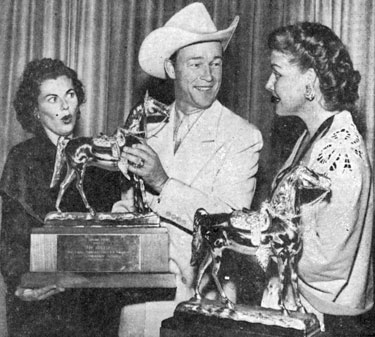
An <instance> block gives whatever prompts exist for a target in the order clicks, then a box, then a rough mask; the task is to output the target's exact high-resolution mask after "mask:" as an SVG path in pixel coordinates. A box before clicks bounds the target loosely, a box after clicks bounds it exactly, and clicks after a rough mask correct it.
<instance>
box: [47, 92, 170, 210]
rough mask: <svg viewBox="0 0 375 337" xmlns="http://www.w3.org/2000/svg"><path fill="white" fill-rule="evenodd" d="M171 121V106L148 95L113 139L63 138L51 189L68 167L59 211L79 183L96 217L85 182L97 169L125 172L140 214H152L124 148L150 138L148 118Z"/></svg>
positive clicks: (107, 137) (58, 207) (60, 140)
mask: <svg viewBox="0 0 375 337" xmlns="http://www.w3.org/2000/svg"><path fill="white" fill-rule="evenodd" d="M150 116H152V117H158V116H159V117H160V116H161V117H164V118H165V119H167V118H169V111H168V107H167V105H165V104H163V103H161V102H159V101H157V100H155V99H154V98H152V97H150V96H149V95H148V93H146V95H145V98H144V100H143V102H142V103H140V104H137V105H136V106H135V107H134V108H132V109H131V111H130V113H129V115H128V117H127V119H126V121H125V124H124V126H123V127H118V128H117V130H116V132H115V134H114V135H112V136H106V135H100V136H99V137H78V138H73V139H68V138H64V137H60V139H59V141H58V145H57V154H56V160H55V167H54V173H53V176H52V181H51V184H50V187H51V188H52V187H54V186H56V184H57V183H58V182H59V181H60V176H61V171H62V168H63V166H64V164H66V166H67V172H66V175H65V178H64V180H63V181H62V182H61V184H60V189H59V193H58V196H57V199H56V209H57V211H58V212H61V209H60V203H61V200H62V198H63V196H64V193H65V191H66V190H67V189H68V187H69V186H70V184H71V183H72V182H73V181H74V180H76V188H77V190H78V191H79V193H80V195H81V198H82V200H83V202H84V204H85V206H86V208H87V210H88V211H89V212H90V214H91V215H92V216H94V215H95V213H96V212H95V210H94V209H93V208H92V207H91V206H90V205H89V203H88V201H87V198H86V195H85V192H84V190H83V181H84V178H85V172H86V168H87V167H88V166H97V167H100V168H103V169H106V170H110V171H121V172H122V173H123V174H124V176H125V177H126V178H127V179H128V180H129V181H130V182H131V184H132V185H133V186H134V206H135V210H136V212H137V213H140V214H144V213H147V212H148V211H149V207H148V205H147V203H146V201H145V187H144V182H143V180H142V179H141V178H140V177H138V176H137V175H135V174H133V173H131V172H128V170H127V168H128V165H129V163H128V161H127V160H126V158H123V157H121V152H122V149H123V148H124V146H125V145H126V146H132V145H133V144H136V143H140V142H141V141H142V139H147V128H146V127H147V118H148V117H150Z"/></svg>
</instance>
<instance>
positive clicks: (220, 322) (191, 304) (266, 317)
mask: <svg viewBox="0 0 375 337" xmlns="http://www.w3.org/2000/svg"><path fill="white" fill-rule="evenodd" d="M271 336H272V337H274V336H278V337H312V336H314V337H318V336H320V328H319V322H318V320H317V319H316V317H315V316H314V315H311V314H302V313H298V312H291V313H290V316H284V315H283V314H282V313H281V311H277V310H273V309H265V308H261V307H253V306H245V305H236V306H235V309H234V310H230V309H228V308H226V307H225V306H224V305H223V304H221V303H220V302H217V301H210V300H201V301H196V300H191V301H188V302H182V303H180V304H179V305H178V306H177V308H176V310H175V313H174V315H173V317H171V318H168V319H166V320H164V321H163V322H162V325H161V329H160V337H271Z"/></svg>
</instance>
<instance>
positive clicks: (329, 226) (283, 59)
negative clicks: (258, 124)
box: [266, 22, 373, 336]
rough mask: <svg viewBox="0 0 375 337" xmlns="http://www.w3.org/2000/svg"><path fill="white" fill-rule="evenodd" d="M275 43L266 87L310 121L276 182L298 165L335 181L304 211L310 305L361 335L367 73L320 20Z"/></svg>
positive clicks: (279, 33)
mask: <svg viewBox="0 0 375 337" xmlns="http://www.w3.org/2000/svg"><path fill="white" fill-rule="evenodd" d="M268 45H269V48H270V50H271V68H272V74H271V75H270V78H269V80H268V82H267V85H266V89H267V90H268V91H270V92H271V93H272V99H273V102H274V103H275V105H276V114H277V115H279V116H297V117H299V118H300V119H301V120H302V121H303V122H304V123H305V125H306V130H305V131H304V132H303V134H302V136H301V137H300V138H299V139H298V141H297V143H296V144H295V146H294V149H293V151H292V153H291V155H290V157H289V158H288V160H287V161H286V163H285V164H284V166H283V168H282V169H281V171H280V172H279V174H278V175H277V176H276V179H275V180H274V185H273V187H274V188H275V187H276V186H277V185H278V184H279V183H280V182H281V181H282V179H283V177H284V175H285V173H286V172H288V170H290V169H291V168H292V167H293V166H295V165H298V164H303V165H306V166H308V167H309V168H311V169H313V170H314V171H316V172H318V173H323V174H325V175H327V176H328V177H329V178H330V179H331V184H332V186H331V194H330V197H329V198H326V199H325V200H323V201H321V202H319V203H317V204H314V205H312V204H308V203H307V204H305V205H304V206H303V207H302V209H301V226H302V228H301V232H302V238H303V249H302V253H301V257H300V260H299V263H298V276H299V279H298V286H299V289H300V291H301V295H302V300H303V305H304V306H305V308H306V310H307V311H309V312H313V313H315V314H316V315H317V316H318V318H319V320H320V321H321V327H322V328H323V329H324V325H325V328H326V330H327V331H330V332H331V333H332V334H334V335H335V336H360V335H361V334H360V331H359V330H358V329H359V328H360V327H361V325H362V324H361V323H363V322H361V319H363V316H361V315H362V314H364V313H365V312H367V311H369V310H370V309H371V308H372V306H373V276H372V267H371V237H372V216H373V211H372V200H373V199H372V195H373V194H372V193H373V191H372V178H371V168H370V163H369V159H368V156H367V153H366V147H365V144H364V142H363V139H362V137H361V136H360V134H359V132H358V130H357V128H356V126H355V124H354V123H353V119H352V115H351V113H353V112H354V111H355V103H356V100H357V99H358V84H359V82H360V74H359V73H358V71H356V70H354V69H353V64H352V61H351V59H350V56H349V54H348V51H347V49H346V48H345V46H344V45H343V43H342V42H341V40H340V39H339V38H338V37H337V36H336V35H335V34H334V32H333V31H332V30H331V29H329V28H328V27H326V26H323V25H321V24H319V23H309V22H303V23H298V24H295V25H290V26H285V27H281V28H279V29H277V30H275V31H274V32H272V33H271V34H270V36H269V40H268ZM361 336H362V335H361Z"/></svg>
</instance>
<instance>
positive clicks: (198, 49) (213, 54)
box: [174, 41, 222, 114]
mask: <svg viewBox="0 0 375 337" xmlns="http://www.w3.org/2000/svg"><path fill="white" fill-rule="evenodd" d="M221 76H222V46H221V43H220V42H216V41H212V42H203V43H197V44H193V45H190V46H187V47H184V48H182V49H180V50H179V51H178V54H177V59H176V64H175V66H174V79H175V98H176V106H177V108H178V109H179V110H181V111H182V112H184V113H185V114H191V113H194V112H196V111H197V110H201V109H207V108H209V107H210V106H211V105H212V103H213V102H214V101H215V99H216V96H217V93H218V91H219V89H220V85H221Z"/></svg>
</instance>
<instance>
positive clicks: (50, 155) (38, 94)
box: [0, 58, 121, 336]
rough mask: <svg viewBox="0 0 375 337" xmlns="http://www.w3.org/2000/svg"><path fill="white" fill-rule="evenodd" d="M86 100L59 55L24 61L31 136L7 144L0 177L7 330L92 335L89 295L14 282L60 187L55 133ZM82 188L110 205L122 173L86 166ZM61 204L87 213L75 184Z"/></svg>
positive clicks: (23, 113)
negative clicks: (54, 178) (32, 237)
mask: <svg viewBox="0 0 375 337" xmlns="http://www.w3.org/2000/svg"><path fill="white" fill-rule="evenodd" d="M84 101H85V92H84V88H83V85H82V83H81V81H80V80H79V79H78V78H77V73H76V72H75V71H74V70H73V69H71V68H69V67H67V66H66V65H65V64H64V63H63V62H62V61H60V60H53V59H47V58H44V59H41V60H35V61H32V62H30V63H28V64H27V66H26V68H25V70H24V72H23V75H22V78H21V82H20V84H19V87H18V90H17V93H16V96H15V100H14V107H15V110H16V113H17V119H18V121H19V122H20V123H21V125H22V127H23V129H24V130H26V131H28V132H31V133H32V134H33V135H34V136H33V137H32V138H30V139H28V140H26V141H24V142H22V143H20V144H18V145H16V146H15V147H13V148H12V149H11V151H10V153H9V155H8V158H7V161H6V164H5V167H4V171H3V174H2V178H1V181H0V195H1V197H2V200H3V203H2V222H1V242H0V243H1V255H0V259H1V261H0V262H1V271H2V274H3V276H4V278H5V282H6V284H7V316H8V317H7V318H8V329H9V334H10V336H55V335H56V336H75V335H76V336H84V335H85V333H88V335H91V336H93V334H90V333H89V331H88V330H87V326H86V325H85V324H82V322H84V320H86V319H89V320H90V319H93V320H94V321H95V320H98V317H94V315H92V316H91V317H85V315H86V314H87V313H84V312H82V311H81V307H80V305H81V304H82V303H83V305H84V306H85V305H87V303H86V302H89V300H88V299H87V297H85V298H83V299H82V294H83V291H82V292H81V291H80V290H69V291H68V290H67V291H66V292H64V293H61V291H63V290H64V289H60V288H58V287H57V286H56V285H50V286H47V287H44V288H41V289H33V290H31V289H23V288H21V287H19V284H20V278H21V275H22V274H23V273H25V272H28V271H29V260H30V232H31V229H32V228H34V227H40V226H43V220H44V218H45V216H46V214H47V213H48V212H51V211H54V210H55V202H56V198H57V194H58V187H56V188H54V189H50V187H49V185H50V182H51V178H52V174H53V170H54V162H55V154H56V144H57V141H58V138H59V137H60V136H66V137H71V136H73V133H74V128H75V126H76V122H77V120H78V119H79V114H80V110H79V108H80V106H81V105H82V103H83V102H84ZM84 188H85V191H86V192H87V196H88V199H89V202H90V204H92V205H93V206H94V207H95V209H96V210H98V211H110V210H111V208H112V205H113V203H114V202H116V201H118V200H119V199H120V195H121V192H120V176H119V174H117V173H113V172H109V171H104V170H101V169H99V168H95V167H89V168H88V171H87V176H86V179H85V187H84ZM61 206H62V210H63V211H77V212H86V208H85V205H84V204H83V202H82V200H81V197H80V195H79V193H78V192H77V191H76V189H74V188H71V189H69V190H68V191H67V194H66V195H65V197H64V199H63V201H62V204H61ZM86 294H87V291H86ZM93 294H94V293H93ZM51 295H54V296H51ZM98 302H100V300H99V299H98ZM99 306H102V307H105V306H104V304H103V303H99ZM90 310H92V312H94V310H93V309H92V308H91V309H90ZM118 314H119V313H118ZM104 319H106V318H103V320H104ZM84 330H86V331H84ZM109 335H110V334H108V336H109Z"/></svg>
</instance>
